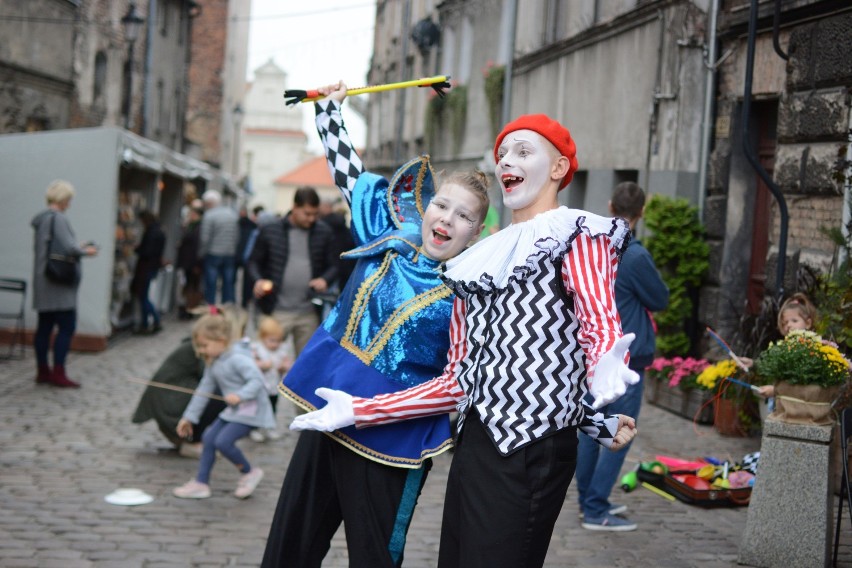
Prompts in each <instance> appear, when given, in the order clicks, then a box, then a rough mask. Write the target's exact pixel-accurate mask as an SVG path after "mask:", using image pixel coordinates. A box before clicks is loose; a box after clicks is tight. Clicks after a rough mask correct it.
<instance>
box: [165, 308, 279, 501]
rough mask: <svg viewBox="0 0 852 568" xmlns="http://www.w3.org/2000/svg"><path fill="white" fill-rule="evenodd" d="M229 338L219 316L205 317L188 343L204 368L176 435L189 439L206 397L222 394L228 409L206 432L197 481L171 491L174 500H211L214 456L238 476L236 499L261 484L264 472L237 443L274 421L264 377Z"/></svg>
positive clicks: (227, 325) (225, 322)
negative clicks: (198, 356) (191, 343)
mask: <svg viewBox="0 0 852 568" xmlns="http://www.w3.org/2000/svg"><path fill="white" fill-rule="evenodd" d="M232 338H233V334H232V332H231V322H230V321H228V319H226V318H225V317H224V316H223V315H221V314H218V313H217V314H209V315H206V316H203V317H202V318H201V319H199V320H198V322H196V324H195V326H194V327H193V328H192V341H193V343H194V344H195V349H196V351H197V352H198V354H199V355H200V356H202V357H203V358H204V361H205V364H206V367H205V369H204V376H203V377H202V378H201V382H200V383H199V384H198V389H197V390H196V394H195V395H194V396H193V397H192V400H190V401H189V405H188V406H187V407H186V410H185V411H184V413H183V417H182V418H181V419H180V422H178V425H177V433H178V435H179V436H181V437H184V438H185V437H187V436H189V435H191V434H192V425H193V424H194V423H197V422H198V420H199V418H200V416H201V413H202V412H203V411H204V408H205V407H206V406H207V403H208V402H209V400H210V399H209V395H212V394H214V393H215V392H216V391H219V392H221V393H222V395H223V396H224V398H225V402H226V403H227V404H228V407H227V408H226V409H225V410H223V411H222V413H221V414H219V417H218V418H216V420H215V421H214V422H213V424H211V425H210V426H209V427H208V428H207V429H206V430H205V431H204V434H203V435H202V438H201V441H202V443H203V450H202V451H201V458H200V461H199V464H198V473H197V474H196V476H195V479H193V480H192V481H189V482H187V483H186V484H184V485H182V486H180V487H177V488H175V489H174V491H173V493H174V495H175V497H180V498H181V499H206V498H207V497H210V485H209V482H210V472H211V470H212V469H213V464H214V462H215V461H216V452H217V451H218V452H219V453H221V454H222V455H223V456H225V459H227V460H228V461H230V462H231V463H233V464H234V465H235V466H237V469H238V470H239V471H240V472H241V473H242V476H241V477H240V480H239V482H238V484H237V489H236V490H235V491H234V496H235V497H238V498H240V499H245V498H247V497H249V496H250V495H251V494H252V492H253V491H254V489H255V487H257V484H258V483H260V480H261V479H263V470H262V469H260V468H259V467H252V466H251V464H250V463H249V461H248V459H246V457H245V455H244V454H243V452H242V451H241V450H240V449H239V448H238V447H237V446H236V442H237V440H239V439H241V438H245V437H246V436H248V435H249V433H250V432H251V431H252V430H254V429H255V428H273V427H274V426H275V418H274V415H273V413H272V405H271V404H270V403H269V397H268V395H267V392H266V386H265V385H264V382H263V376H262V375H261V373H260V370H259V369H258V368H257V365H256V364H255V362H254V360H253V359H252V356H251V352H250V351H249V350H248V348H247V346H246V345H243V344H235V345H232V342H233V339H232ZM206 395H208V396H206Z"/></svg>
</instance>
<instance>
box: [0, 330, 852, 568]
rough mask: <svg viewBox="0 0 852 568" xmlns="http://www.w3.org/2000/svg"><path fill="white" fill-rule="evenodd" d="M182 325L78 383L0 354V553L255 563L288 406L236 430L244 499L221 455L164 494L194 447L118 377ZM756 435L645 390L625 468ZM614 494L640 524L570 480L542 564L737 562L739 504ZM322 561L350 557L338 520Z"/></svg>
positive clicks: (429, 488)
mask: <svg viewBox="0 0 852 568" xmlns="http://www.w3.org/2000/svg"><path fill="white" fill-rule="evenodd" d="M189 328H190V325H189V324H188V323H186V322H178V321H170V320H167V321H166V327H165V330H164V331H163V332H162V333H160V334H158V335H156V336H151V337H137V336H126V337H120V338H118V339H116V340H114V341H113V342H112V344H111V345H110V347H109V349H108V350H107V351H105V352H102V353H97V354H79V353H75V354H72V355H71V357H70V359H69V362H68V369H69V375H70V376H71V377H72V378H73V379H75V380H79V381H80V382H81V383H82V385H83V388H81V389H79V390H65V389H56V388H52V387H45V386H37V385H36V384H35V383H34V381H33V377H34V368H35V363H34V361H33V354H32V351H29V352H28V353H27V357H26V359H25V360H12V361H0V397H2V401H3V404H2V406H0V468H2V469H0V472H2V473H0V566H2V567H17V566H38V567H43V568H50V567H61V568H77V567H98V568H102V567H112V566H115V567H122V568H126V567H142V566H144V567H187V566H197V567H207V566H210V567H213V566H257V565H258V564H259V562H260V559H261V557H262V554H263V548H264V543H265V541H266V536H267V532H268V527H269V523H270V520H271V518H272V513H273V510H274V507H275V503H276V501H277V497H278V491H279V488H280V485H281V482H282V480H283V477H284V472H285V470H286V468H287V463H288V459H289V455H290V452H291V451H292V448H293V445H294V442H295V434H294V433H291V432H289V431H288V430H286V425H287V424H288V423H289V421H290V419H291V418H292V416H293V411H292V408H291V406H290V405H289V404H287V403H284V404H281V405H280V407H281V412H280V413H279V422H280V424H281V426H282V431H283V432H285V435H284V436H283V437H282V439H280V440H277V441H274V442H266V443H264V444H258V443H255V442H252V441H250V440H248V439H246V440H244V441H242V442H240V444H241V447H242V448H244V449H245V450H246V451H247V454H248V456H249V459H251V460H252V463H256V464H257V465H259V466H261V467H262V468H263V469H264V470H265V471H266V478H265V479H264V480H263V482H262V483H261V484H260V486H259V487H258V489H257V491H256V492H255V494H254V496H252V497H251V498H250V499H248V500H245V501H240V500H238V499H236V498H234V497H233V496H232V491H233V489H234V487H235V485H236V482H237V478H238V473H237V472H236V470H235V469H234V468H233V467H231V465H230V463H229V462H227V461H225V460H223V459H220V460H219V461H217V464H216V467H215V469H214V471H213V477H212V481H211V484H212V487H213V497H212V498H210V499H207V500H202V501H191V500H181V499H177V498H174V497H172V495H171V490H172V488H173V487H175V486H177V485H180V484H182V483H183V482H185V481H187V480H189V479H190V478H192V477H193V475H194V473H195V466H196V463H195V461H194V460H191V459H186V458H181V457H179V456H178V455H177V454H176V453H175V452H174V451H173V450H170V449H169V444H168V443H167V442H166V441H165V439H164V438H163V437H162V436H161V435H160V433H159V432H158V430H157V428H156V425H155V424H154V423H153V422H148V423H146V424H143V425H136V424H132V423H131V422H130V416H131V414H132V413H133V410H134V409H135V407H136V403H137V401H138V399H139V397H140V395H141V393H142V391H143V389H144V387H143V386H141V385H138V384H134V383H131V382H129V381H126V380H125V379H126V378H127V377H139V378H146V377H149V376H150V375H151V374H152V373H153V371H154V370H155V369H156V367H157V366H158V365H159V363H160V362H161V361H162V359H163V358H164V357H165V356H166V355H167V354H168V352H169V351H170V350H171V349H172V348H173V347H174V346H175V345H176V344H177V343H178V342H179V340H180V339H181V338H182V337H184V336H186V335H188V332H189ZM759 446H760V440H759V439H758V438H725V437H721V436H719V435H718V434H716V433H715V431H714V430H713V429H712V428H709V427H702V426H699V427H693V425H692V423H691V422H690V421H689V420H685V419H683V418H679V417H677V416H674V415H672V414H669V413H667V412H665V411H663V410H660V409H658V408H657V407H654V406H652V405H650V404H646V405H645V406H644V408H643V411H642V417H641V423H640V435H639V437H638V438H637V441H636V443H635V444H634V446H633V449H632V450H631V454H630V456H629V457H628V460H629V461H628V463H627V464H625V470H626V469H629V468H631V467H633V466H635V465H636V462H637V461H639V460H643V461H644V460H649V459H653V457H654V456H655V455H657V454H666V455H672V456H679V457H684V458H694V457H699V456H715V457H718V458H726V459H733V460H737V461H738V460H740V459H741V458H742V456H743V455H744V454H746V453H748V452H751V451H754V450H757V449H759ZM450 459H451V455H449V454H446V455H442V456H439V457H438V458H437V459H436V460H435V466H434V468H433V470H432V473H431V475H430V476H429V480H428V481H427V483H426V487H425V489H424V493H423V495H422V496H421V498H420V504H419V506H418V508H417V510H416V512H415V515H414V519H413V522H412V526H411V529H410V531H409V539H408V544H407V547H406V561H405V566H407V567H410V568H426V567H433V566H435V563H436V562H435V558H436V556H437V549H438V536H439V526H440V519H441V507H442V502H443V488H444V483H445V481H446V475H447V470H448V466H449V462H450ZM121 487H125V488H126V487H137V488H141V489H143V490H144V491H146V492H148V493H150V494H151V495H153V496H154V497H155V499H154V502H153V503H151V504H148V505H142V506H138V507H121V506H115V505H110V504H107V503H106V502H104V496H105V495H107V494H108V493H110V492H112V491H113V490H115V489H117V488H121ZM791 490H794V488H791ZM614 498H615V499H616V500H617V501H618V502H619V503H624V504H626V505H628V507H629V509H630V510H629V517H630V518H631V519H632V520H634V521H636V522H637V523H638V524H639V530H637V531H635V532H631V533H595V532H589V531H585V530H583V529H582V528H581V527H580V522H579V520H578V517H577V505H576V493H575V491H574V490H573V488H572V489H571V490H569V494H568V498H567V499H566V500H565V505H564V507H563V511H562V515H561V516H560V518H559V521H558V522H557V526H556V530H555V532H554V536H553V540H552V542H551V545H550V549H549V552H548V557H547V562H546V566H548V567H554V568H555V567H561V566H584V567H613V566H616V567H620V566H631V567H634V566H671V567H692V566H694V567H708V568H711V567H731V566H736V558H737V548H738V546H739V542H740V538H741V535H742V533H743V529H744V527H745V522H746V511H747V509H746V508H736V509H727V508H725V509H702V508H700V507H694V506H690V505H686V504H683V503H680V502H669V501H668V500H665V499H663V498H661V497H659V496H658V495H656V494H654V493H652V492H650V491H648V490H646V489H643V488H638V489H636V490H635V491H633V492H631V493H628V494H624V493H621V492H620V490H619V491H617V492H616V493H614ZM843 529H844V542H843V546H842V547H841V565H845V566H852V525H850V522H849V520H848V516H847V518H846V520H845V522H844V524H843ZM483 530H487V527H483ZM795 536H796V535H791V538H795ZM323 566H326V567H331V568H340V567H345V566H347V559H346V545H345V537H344V535H343V530H342V529H341V530H340V531H339V532H338V534H337V535H336V537H335V539H334V542H333V544H332V549H331V550H330V551H329V554H328V556H327V558H326V561H325V563H324V564H323Z"/></svg>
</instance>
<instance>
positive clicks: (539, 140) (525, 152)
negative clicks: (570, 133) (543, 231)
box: [494, 130, 556, 210]
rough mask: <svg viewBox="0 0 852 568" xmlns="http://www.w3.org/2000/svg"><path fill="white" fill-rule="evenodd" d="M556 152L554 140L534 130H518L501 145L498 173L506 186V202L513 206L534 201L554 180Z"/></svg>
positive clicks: (516, 206) (522, 206) (497, 166)
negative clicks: (552, 170)
mask: <svg viewBox="0 0 852 568" xmlns="http://www.w3.org/2000/svg"><path fill="white" fill-rule="evenodd" d="M555 157H556V156H555V155H554V150H553V148H552V145H551V144H550V142H548V141H547V139H545V138H544V137H543V136H542V135H541V134H539V133H537V132H533V131H532V130H516V131H514V132H510V133H509V134H507V135H506V137H505V138H503V141H502V142H501V143H500V147H499V148H498V149H497V165H496V166H495V168H494V173H495V175H496V176H497V179H498V180H499V182H500V188H501V189H502V190H503V204H504V205H505V206H506V207H508V208H509V209H512V210H518V209H524V208H526V207H529V206H530V205H532V204H533V203H534V202H535V200H536V199H537V198H538V197H539V196H540V195H541V192H542V190H543V189H544V187H545V186H546V185H547V183H548V182H549V181H550V172H551V169H552V166H553V160H554V158H555Z"/></svg>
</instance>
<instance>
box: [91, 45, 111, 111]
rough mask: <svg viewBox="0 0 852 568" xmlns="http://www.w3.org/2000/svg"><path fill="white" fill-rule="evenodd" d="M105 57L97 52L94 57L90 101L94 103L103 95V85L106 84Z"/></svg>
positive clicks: (104, 54) (102, 53)
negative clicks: (93, 81) (93, 77)
mask: <svg viewBox="0 0 852 568" xmlns="http://www.w3.org/2000/svg"><path fill="white" fill-rule="evenodd" d="M106 71H107V57H106V53H104V52H103V51H99V52H98V53H97V54H96V55H95V83H94V86H93V90H92V99H93V100H94V102H95V103H97V102H99V101H100V99H101V97H103V94H104V84H105V83H106Z"/></svg>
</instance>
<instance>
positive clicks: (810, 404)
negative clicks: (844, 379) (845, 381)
mask: <svg viewBox="0 0 852 568" xmlns="http://www.w3.org/2000/svg"><path fill="white" fill-rule="evenodd" d="M842 390H843V386H842V385H839V386H834V387H821V386H818V385H794V384H790V383H788V382H786V381H781V382H780V383H778V384H776V385H775V412H773V413H772V414H770V415H769V417H770V418H772V419H773V420H778V421H780V422H788V423H791V424H811V425H817V426H826V425H831V424H834V422H835V420H836V418H835V413H834V410H833V408H832V406H831V405H832V403H833V402H834V400H835V399H836V398H837V397H838V396H839V395H840V392H841V391H842Z"/></svg>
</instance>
